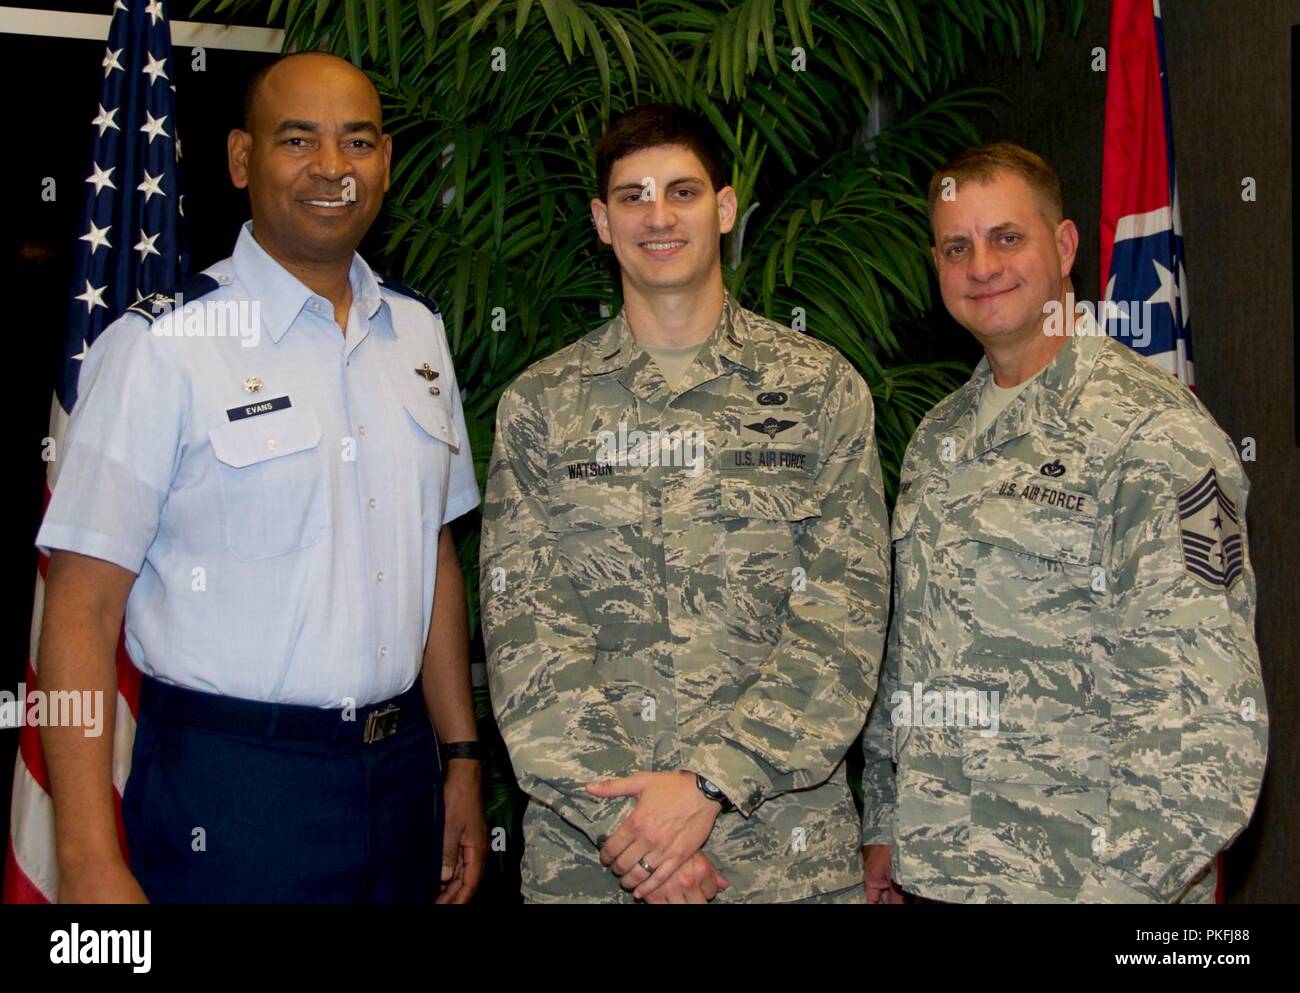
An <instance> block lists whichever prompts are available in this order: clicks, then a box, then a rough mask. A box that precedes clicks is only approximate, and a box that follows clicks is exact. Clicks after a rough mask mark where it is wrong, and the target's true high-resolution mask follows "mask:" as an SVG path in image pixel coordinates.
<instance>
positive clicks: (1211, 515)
mask: <svg viewBox="0 0 1300 993" xmlns="http://www.w3.org/2000/svg"><path fill="white" fill-rule="evenodd" d="M1178 531H1179V533H1180V534H1181V535H1182V543H1183V567H1184V568H1185V569H1186V570H1187V571H1188V572H1189V573H1190V574H1191V575H1192V576H1194V577H1195V578H1196V579H1197V580H1198V581H1199V582H1200V583H1201V584H1203V585H1205V586H1208V587H1210V588H1211V589H1217V590H1230V589H1232V587H1233V584H1234V583H1236V582H1237V580H1238V579H1240V578H1241V571H1242V551H1243V550H1242V543H1241V524H1240V522H1239V520H1238V517H1237V505H1236V504H1235V503H1234V502H1233V501H1232V499H1231V498H1230V497H1229V496H1228V494H1227V493H1225V492H1224V491H1223V488H1222V487H1221V486H1219V477H1218V476H1217V475H1216V474H1215V472H1214V469H1213V468H1210V469H1209V470H1207V471H1206V473H1205V475H1204V476H1202V477H1201V478H1200V480H1198V481H1197V482H1195V483H1193V484H1192V485H1191V486H1189V487H1187V489H1185V490H1183V491H1182V492H1181V493H1179V494H1178Z"/></svg>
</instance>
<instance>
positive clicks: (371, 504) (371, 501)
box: [368, 497, 375, 510]
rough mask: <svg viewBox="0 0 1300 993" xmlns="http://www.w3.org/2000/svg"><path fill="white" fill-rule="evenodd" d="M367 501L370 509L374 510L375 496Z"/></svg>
mask: <svg viewBox="0 0 1300 993" xmlns="http://www.w3.org/2000/svg"><path fill="white" fill-rule="evenodd" d="M368 503H369V505H370V509H371V510H374V509H375V498H374V497H371V498H370V500H369V501H368Z"/></svg>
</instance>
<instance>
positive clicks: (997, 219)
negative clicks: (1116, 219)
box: [931, 172, 1079, 347]
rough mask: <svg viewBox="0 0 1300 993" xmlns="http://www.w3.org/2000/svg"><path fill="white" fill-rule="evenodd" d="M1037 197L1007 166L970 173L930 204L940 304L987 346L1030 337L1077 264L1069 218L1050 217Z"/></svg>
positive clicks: (1075, 236)
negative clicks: (985, 174)
mask: <svg viewBox="0 0 1300 993" xmlns="http://www.w3.org/2000/svg"><path fill="white" fill-rule="evenodd" d="M1043 210H1044V205H1043V202H1042V200H1041V198H1040V197H1039V196H1038V195H1037V194H1036V193H1035V192H1034V190H1033V189H1032V188H1031V187H1030V186H1029V184H1028V183H1027V182H1025V180H1024V179H1023V178H1021V177H1020V176H1018V175H1016V174H1015V173H1011V172H999V173H996V174H995V175H994V176H993V178H992V179H990V180H989V181H988V182H987V183H979V182H978V181H975V180H970V181H967V182H965V183H963V184H961V185H960V186H958V187H957V191H956V198H955V199H954V200H951V201H949V200H942V199H941V200H939V201H938V202H937V203H936V204H935V207H934V218H933V225H934V242H935V247H934V248H932V249H931V252H932V254H933V256H934V263H935V267H936V268H937V270H938V273H939V288H940V291H941V293H942V295H943V303H944V306H945V307H947V308H948V312H949V313H950V314H952V316H953V318H954V319H955V320H956V321H957V322H958V323H959V324H961V325H962V327H964V328H966V329H967V330H968V331H970V332H971V334H973V335H975V337H976V338H977V339H979V341H980V343H981V344H983V345H985V346H986V347H987V346H988V345H989V344H995V345H998V346H1000V347H1004V346H1006V345H1010V344H1013V343H1016V342H1028V341H1029V340H1030V339H1032V337H1033V336H1034V335H1037V334H1038V333H1039V330H1040V328H1041V326H1042V323H1043V319H1044V317H1045V314H1044V310H1043V308H1044V305H1045V304H1047V303H1048V301H1051V300H1060V299H1061V298H1062V295H1063V288H1064V282H1065V278H1066V277H1067V276H1068V275H1069V272H1070V268H1071V266H1073V265H1074V254H1075V251H1076V250H1077V248H1078V244H1079V235H1078V232H1077V231H1076V229H1075V226H1074V222H1073V221H1069V220H1063V221H1060V222H1059V223H1056V224H1053V223H1052V222H1051V221H1050V220H1049V219H1048V218H1047V217H1045V216H1044V214H1043Z"/></svg>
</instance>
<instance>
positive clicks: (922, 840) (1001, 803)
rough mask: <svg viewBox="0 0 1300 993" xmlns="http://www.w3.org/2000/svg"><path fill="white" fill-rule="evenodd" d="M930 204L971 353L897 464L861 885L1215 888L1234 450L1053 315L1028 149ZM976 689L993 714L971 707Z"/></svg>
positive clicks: (1071, 231) (1233, 707)
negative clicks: (970, 363)
mask: <svg viewBox="0 0 1300 993" xmlns="http://www.w3.org/2000/svg"><path fill="white" fill-rule="evenodd" d="M930 211H931V220H932V225H933V232H934V248H933V250H932V251H933V255H934V261H935V265H936V267H937V269H938V275H939V283H940V287H941V290H942V293H943V300H944V304H945V305H946V306H947V308H948V310H949V312H950V313H951V314H952V315H953V317H955V318H956V319H957V320H958V321H959V322H960V323H961V324H962V325H963V326H964V327H966V328H967V329H968V330H969V331H970V332H971V333H972V334H973V335H975V337H976V339H978V341H979V343H980V344H981V345H982V346H983V347H984V351H985V358H984V360H983V361H981V362H980V364H979V367H978V368H977V369H976V370H975V375H974V376H973V377H972V378H971V380H970V381H969V382H968V383H967V384H966V385H965V386H963V387H962V388H961V389H959V390H958V391H957V392H955V393H953V394H952V395H951V396H949V397H948V398H947V399H945V400H943V401H942V402H940V403H939V404H938V405H937V406H936V407H935V408H934V409H933V410H931V411H930V412H929V413H928V414H927V415H926V417H925V418H924V419H923V421H922V422H921V425H920V427H919V428H918V429H917V432H916V434H915V436H914V437H913V438H912V441H911V443H910V444H909V446H908V450H907V454H906V456H905V458H904V462H903V467H902V473H901V481H900V488H899V498H898V503H897V506H896V507H895V510H894V518H893V527H892V535H891V537H892V539H893V545H894V570H895V585H894V612H893V619H892V622H891V626H890V632H889V644H888V648H887V651H886V661H885V671H884V674H883V675H882V679H881V691H880V695H879V698H878V701H877V707H876V709H875V711H874V712H873V713H872V716H871V720H870V722H869V725H868V730H867V734H866V735H865V736H864V747H865V750H866V760H867V761H866V768H865V771H864V786H865V812H866V817H865V821H864V826H863V839H862V840H863V843H864V844H865V845H866V846H868V854H867V878H866V885H867V893H868V900H869V901H871V902H878V901H881V900H883V901H885V902H895V901H896V900H897V899H898V898H899V894H898V893H897V889H896V887H897V886H901V887H902V888H903V889H906V890H910V891H912V892H914V893H917V894H920V895H922V896H924V897H927V898H930V899H934V900H942V901H951V902H1019V901H1025V902H1063V901H1081V902H1082V901H1097V902H1174V901H1186V902H1201V901H1205V900H1208V899H1212V897H1213V881H1214V874H1213V872H1212V869H1211V867H1212V865H1213V862H1214V858H1215V854H1216V853H1217V852H1218V851H1219V850H1221V849H1222V848H1224V847H1225V846H1227V845H1228V844H1229V843H1230V842H1231V841H1232V840H1233V838H1234V837H1236V836H1237V834H1238V833H1239V832H1240V831H1241V830H1242V828H1244V827H1245V825H1246V823H1247V821H1249V819H1250V815H1251V811H1252V810H1253V808H1254V805H1255V800H1256V797H1257V795H1258V792H1259V787H1260V782H1261V780H1262V777H1263V773H1264V758H1265V752H1266V748H1267V740H1268V725H1267V718H1266V714H1265V709H1264V689H1263V685H1262V683H1261V680H1260V667H1259V657H1258V654H1257V651H1256V648H1255V640H1254V620H1255V617H1254V614H1255V579H1254V574H1253V572H1252V570H1251V564H1250V556H1249V553H1248V551H1247V544H1246V490H1247V483H1246V477H1245V474H1244V472H1243V471H1242V467H1241V464H1240V461H1239V460H1238V457H1237V453H1236V450H1235V448H1234V446H1233V444H1232V441H1231V440H1230V439H1229V438H1228V437H1227V436H1226V435H1225V434H1224V433H1223V431H1221V430H1220V429H1219V428H1218V426H1217V425H1216V424H1215V423H1214V421H1213V419H1212V418H1211V417H1210V415H1209V413H1208V412H1207V411H1206V409H1205V407H1204V406H1202V404H1201V403H1200V402H1199V401H1198V400H1197V399H1196V397H1194V396H1193V395H1192V394H1191V393H1190V392H1189V391H1188V390H1187V389H1185V388H1184V387H1183V386H1182V385H1181V384H1180V383H1179V382H1178V381H1177V380H1175V379H1174V378H1173V377H1171V376H1170V375H1168V374H1167V373H1165V372H1163V371H1162V370H1160V369H1159V368H1158V367H1157V366H1155V365H1154V364H1153V363H1151V362H1150V361H1149V360H1147V359H1145V358H1143V357H1141V356H1139V355H1138V354H1137V353H1136V352H1134V351H1133V350H1132V349H1130V348H1129V347H1128V346H1127V345H1125V344H1122V343H1120V342H1118V341H1115V340H1112V339H1111V338H1109V337H1107V336H1106V335H1105V334H1102V333H1098V332H1097V325H1096V324H1095V323H1094V322H1093V321H1092V320H1089V319H1087V317H1086V315H1085V318H1084V319H1083V320H1081V321H1080V322H1079V323H1078V324H1074V325H1073V327H1072V328H1071V327H1070V325H1071V324H1072V322H1071V321H1070V320H1069V318H1067V319H1066V321H1065V322H1064V323H1059V322H1058V323H1057V325H1056V326H1055V328H1054V327H1053V325H1052V323H1051V322H1050V318H1051V316H1052V313H1053V308H1052V306H1051V305H1052V304H1053V303H1059V305H1061V306H1062V307H1064V306H1065V305H1066V304H1067V302H1068V301H1067V298H1066V296H1065V293H1066V289H1067V288H1068V286H1069V282H1068V275H1069V272H1070V267H1071V265H1072V263H1073V261H1074V256H1075V251H1076V249H1077V246H1078V233H1077V231H1076V230H1075V227H1074V224H1073V222H1071V221H1069V220H1063V219H1062V206H1061V189H1060V182H1059V180H1058V179H1057V178H1056V174H1055V172H1054V171H1053V170H1052V169H1051V168H1050V167H1049V166H1048V165H1047V164H1046V163H1045V162H1043V160H1042V159H1041V158H1039V157H1038V156H1037V155H1034V154H1033V153H1031V152H1028V151H1026V150H1024V149H1022V148H1018V147H1017V146H1014V145H1005V144H999V145H992V146H986V147H983V148H977V149H972V150H969V151H967V152H964V153H962V154H960V155H958V156H957V157H956V158H955V159H953V160H952V161H951V162H949V163H947V164H946V165H944V166H943V167H941V168H940V169H939V170H938V171H937V172H936V173H935V174H934V178H933V180H932V182H931V186H930ZM1072 311H1073V308H1072V307H1070V308H1067V309H1066V311H1065V312H1066V313H1067V314H1070V315H1071V316H1072ZM1056 313H1057V315H1058V316H1059V313H1060V312H1059V311H1057V312H1056ZM1058 329H1059V331H1060V332H1066V331H1069V332H1070V333H1068V334H1067V333H1057V334H1053V333H1051V332H1052V331H1053V330H1058ZM962 699H965V700H966V706H965V708H964V711H965V717H966V718H967V719H966V720H960V719H957V718H959V717H960V716H962V714H963V710H962V709H958V708H956V707H953V708H951V711H950V710H949V708H948V706H947V702H946V701H948V700H962ZM917 700H920V701H922V702H923V703H922V706H919V707H918V706H916V705H915V703H914V701H917ZM941 700H942V701H944V702H943V703H942V704H941V703H940V702H939V701H941ZM976 702H978V703H980V704H981V705H982V706H984V707H985V708H988V707H991V706H996V707H997V708H998V712H997V713H996V714H995V715H989V716H995V717H996V721H988V722H986V723H985V724H984V725H983V726H980V727H978V728H977V727H973V726H971V722H970V720H969V715H970V712H971V707H970V704H971V703H976ZM950 714H951V716H950ZM894 763H896V764H897V772H896V774H895V771H894V769H893V764H894ZM891 853H892V883H891V880H890V861H891V859H890V856H891Z"/></svg>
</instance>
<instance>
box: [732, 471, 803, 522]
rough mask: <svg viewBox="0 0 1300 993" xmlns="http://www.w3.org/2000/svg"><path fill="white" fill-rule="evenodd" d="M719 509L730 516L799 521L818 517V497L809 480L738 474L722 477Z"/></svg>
mask: <svg viewBox="0 0 1300 993" xmlns="http://www.w3.org/2000/svg"><path fill="white" fill-rule="evenodd" d="M722 509H723V511H724V512H725V513H727V514H730V515H732V516H733V517H755V518H759V519H761V520H768V521H802V520H807V519H808V518H810V517H821V516H822V507H821V501H820V500H818V499H817V493H816V490H815V488H814V486H813V482H812V480H807V479H801V480H794V481H789V480H781V481H771V482H769V481H767V480H763V479H749V478H745V477H739V476H724V477H723V478H722Z"/></svg>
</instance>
